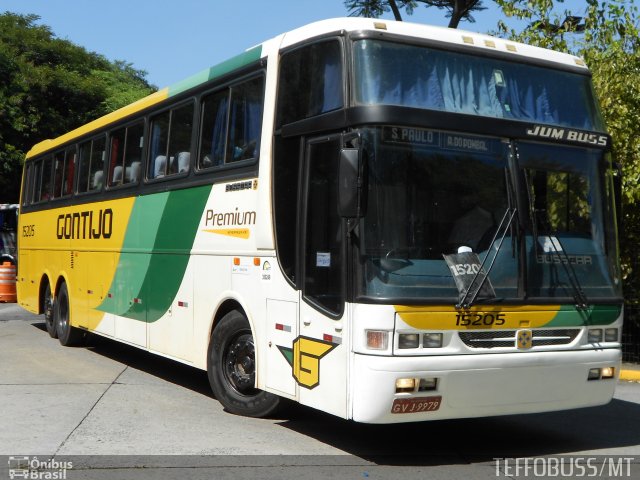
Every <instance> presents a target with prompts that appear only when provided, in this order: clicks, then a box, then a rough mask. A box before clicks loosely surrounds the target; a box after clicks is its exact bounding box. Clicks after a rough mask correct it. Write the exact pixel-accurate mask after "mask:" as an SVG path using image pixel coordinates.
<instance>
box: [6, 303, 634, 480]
mask: <svg viewBox="0 0 640 480" xmlns="http://www.w3.org/2000/svg"><path fill="white" fill-rule="evenodd" d="M0 405H1V410H0V412H1V416H2V421H1V423H0V456H1V455H4V457H3V458H4V459H5V460H4V461H3V460H2V458H0V463H4V465H7V467H6V468H7V470H5V471H6V472H7V473H6V475H7V476H4V477H3V475H5V474H4V473H3V472H2V470H3V469H4V468H5V467H3V466H2V465H1V464H0V479H1V478H9V476H8V475H9V473H13V474H14V477H15V478H20V477H19V476H16V472H18V473H19V472H20V471H19V470H16V469H12V467H15V466H16V462H18V461H19V458H24V457H28V461H30V462H34V457H37V460H35V462H36V463H37V462H44V461H45V460H47V459H49V458H54V460H55V461H57V462H58V463H57V464H55V463H54V464H49V465H44V466H43V465H40V470H38V472H39V473H41V474H43V476H41V477H39V478H47V477H46V476H44V473H47V472H49V473H50V472H51V471H55V472H57V473H58V474H60V473H61V472H62V470H61V469H60V465H62V464H64V462H71V467H72V468H69V469H67V470H64V474H65V476H66V478H69V479H75V478H97V479H101V478H105V479H107V478H108V479H112V478H123V479H124V478H154V479H155V478H185V477H186V478H195V479H199V478H203V479H204V478H216V479H218V478H222V479H225V478H247V479H249V478H250V479H254V478H267V479H271V478H273V479H275V478H278V479H281V478H291V479H293V478H295V479H300V478H303V479H305V478H309V479H317V478H354V479H362V478H384V479H396V478H397V479H410V478H433V479H460V478H465V479H468V480H475V479H489V478H492V479H495V478H535V477H536V476H534V473H536V472H534V471H533V470H532V467H531V466H530V467H531V468H529V470H527V471H526V472H525V470H524V466H523V464H521V465H520V467H519V470H517V471H516V470H515V464H511V463H509V462H514V461H515V460H513V459H515V458H520V457H533V458H537V457H556V456H572V457H565V458H573V459H574V460H572V461H573V462H574V463H572V464H571V467H572V468H573V470H572V473H574V474H579V473H584V475H578V476H576V477H575V478H580V477H582V476H584V477H586V476H593V475H588V474H589V473H593V470H592V468H591V467H593V466H594V465H593V464H591V463H590V464H589V468H583V470H584V471H583V470H581V469H580V468H579V465H577V466H576V465H575V462H576V460H575V459H576V458H577V457H581V458H582V457H587V458H589V459H591V457H593V462H598V463H597V465H598V468H601V467H603V468H604V467H606V468H604V470H600V471H599V472H598V473H599V474H602V473H604V474H605V476H606V474H607V472H609V473H611V472H613V475H610V478H640V383H633V382H619V384H618V387H617V391H616V395H615V399H614V400H613V401H612V402H611V403H610V404H609V405H607V406H603V407H597V408H587V409H580V410H573V411H569V412H558V413H547V414H538V415H522V416H507V417H495V418H481V419H464V420H455V421H449V420H448V421H437V422H425V423H419V424H406V425H362V424H355V423H353V422H348V421H344V420H341V419H339V418H335V417H333V416H330V415H327V414H324V413H321V412H317V411H315V410H311V409H308V408H305V407H302V406H299V405H293V404H292V405H289V406H287V408H285V409H284V410H283V411H282V412H280V413H279V414H278V415H277V416H275V417H272V418H268V419H252V418H244V417H239V416H235V415H231V414H229V413H227V412H225V411H224V410H223V409H222V407H221V405H220V404H219V403H218V402H217V401H216V400H215V398H213V396H212V394H211V392H210V390H209V384H208V382H207V377H206V374H205V372H202V371H200V370H197V369H194V368H190V367H188V366H184V365H181V364H178V363H175V362H172V361H170V360H167V359H164V358H161V357H157V356H154V355H151V354H148V353H146V352H144V351H141V350H138V349H136V348H133V347H129V346H126V345H122V344H119V343H116V342H112V341H110V340H107V339H103V338H93V339H92V340H91V341H90V342H89V344H88V345H87V346H84V347H77V348H64V347H61V346H60V345H59V344H58V342H57V341H56V340H52V339H51V338H49V336H48V334H47V332H46V330H45V329H44V323H43V322H42V318H41V317H36V316H33V315H31V314H29V313H27V312H25V311H24V310H22V309H21V308H20V307H18V306H16V305H15V304H0ZM9 456H12V457H14V458H10V457H9ZM576 456H577V457H576ZM496 458H508V459H509V460H508V461H507V463H506V464H505V463H502V464H499V465H498V466H499V467H500V468H498V469H496V466H497V465H496V460H495V459H496ZM624 458H633V460H630V461H628V463H629V466H628V469H627V470H624V468H623V467H625V463H624V462H627V461H626V460H624ZM607 462H609V464H607ZM612 462H613V463H612ZM621 462H622V463H621ZM585 465H586V464H585ZM612 465H613V470H611V466H612ZM35 466H37V465H35V464H34V467H35ZM63 466H64V465H63ZM538 467H539V468H538V471H537V473H540V472H542V470H540V468H542V467H541V466H540V464H538ZM567 468H568V467H567ZM56 469H57V470H56ZM55 472H54V473H55ZM554 472H557V471H555V470H553V468H551V469H550V470H545V471H544V473H546V474H548V476H547V477H546V478H553V477H557V476H558V475H554ZM566 472H567V470H565V473H566ZM525 473H527V474H529V475H530V476H527V475H525ZM627 473H628V474H629V475H626V474H627ZM598 476H603V475H598ZM22 478H24V477H22ZM29 478H33V477H29ZM48 478H51V477H48ZM54 478H55V477H54ZM58 478H61V477H58ZM543 478H544V477H543Z"/></svg>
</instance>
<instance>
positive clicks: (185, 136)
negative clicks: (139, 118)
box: [148, 103, 194, 179]
mask: <svg viewBox="0 0 640 480" xmlns="http://www.w3.org/2000/svg"><path fill="white" fill-rule="evenodd" d="M193 110H194V109H193V103H190V104H188V105H183V106H181V107H178V108H174V109H173V110H169V111H167V112H162V113H160V114H158V115H156V116H155V117H153V118H152V119H151V142H150V146H149V162H148V165H149V171H148V178H149V179H152V178H161V177H164V176H165V175H173V174H176V173H186V172H188V171H189V164H190V160H191V137H192V133H193Z"/></svg>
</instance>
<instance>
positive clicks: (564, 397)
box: [351, 349, 622, 423]
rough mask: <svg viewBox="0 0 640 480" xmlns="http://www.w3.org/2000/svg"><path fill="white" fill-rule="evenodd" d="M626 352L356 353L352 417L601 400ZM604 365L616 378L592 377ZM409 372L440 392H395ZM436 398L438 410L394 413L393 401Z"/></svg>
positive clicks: (528, 408) (418, 417)
mask: <svg viewBox="0 0 640 480" xmlns="http://www.w3.org/2000/svg"><path fill="white" fill-rule="evenodd" d="M621 357H622V354H621V352H620V350H619V349H600V350H580V351H561V352H544V353H540V352H535V353H534V352H517V353H503V354H483V355H443V356H429V357H425V356H421V357H380V356H372V355H362V354H356V355H355V358H354V364H353V367H354V368H353V370H352V373H353V375H352V378H353V382H352V387H353V391H352V395H351V399H352V403H351V405H352V408H351V412H352V419H353V420H355V421H358V422H365V423H402V422H416V421H424V420H440V419H447V418H465V417H485V416H496V415H511V414H522V413H538V412H548V411H555V410H566V409H572V408H580V407H590V406H596V405H603V404H606V403H608V402H609V401H610V400H611V398H612V397H613V392H614V389H615V385H616V380H617V377H618V375H619V370H620V361H621ZM602 367H616V374H615V378H612V379H601V380H587V375H588V372H589V369H591V368H602ZM407 377H409V378H434V377H435V378H437V379H438V386H437V390H435V391H427V392H414V393H396V391H395V382H396V380H397V379H398V378H407ZM434 396H436V397H437V396H440V397H442V399H441V402H440V405H439V407H438V409H437V410H433V411H423V412H416V413H392V405H393V403H394V400H395V399H400V398H410V397H416V398H417V397H434ZM396 410H397V409H396Z"/></svg>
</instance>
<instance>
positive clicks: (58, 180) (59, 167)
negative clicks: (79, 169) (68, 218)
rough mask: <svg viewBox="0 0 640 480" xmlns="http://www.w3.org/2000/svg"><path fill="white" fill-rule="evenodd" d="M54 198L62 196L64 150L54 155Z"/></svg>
mask: <svg viewBox="0 0 640 480" xmlns="http://www.w3.org/2000/svg"><path fill="white" fill-rule="evenodd" d="M53 163H54V173H53V179H54V180H53V198H58V197H60V196H62V183H63V176H64V150H63V151H61V152H56V153H55V154H54V155H53Z"/></svg>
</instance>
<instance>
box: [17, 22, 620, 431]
mask: <svg viewBox="0 0 640 480" xmlns="http://www.w3.org/2000/svg"><path fill="white" fill-rule="evenodd" d="M609 143H610V139H609V137H608V135H607V134H606V132H605V130H604V126H603V125H602V121H601V118H600V115H599V111H598V108H597V104H596V102H595V99H594V95H593V91H592V88H591V84H590V77H589V72H588V70H587V68H586V67H585V66H584V63H583V62H582V60H580V59H579V58H576V57H573V56H569V55H565V54H561V53H557V52H552V51H547V50H542V49H539V48H534V47H529V46H526V45H521V44H516V43H513V42H510V41H506V40H502V39H497V38H491V37H487V36H484V35H479V34H475V33H469V32H462V31H458V30H451V29H441V28H434V27H428V26H423V25H415V24H409V23H396V22H389V21H385V22H380V21H374V20H371V19H355V18H350V19H335V20H327V21H323V22H318V23H315V24H311V25H308V26H305V27H302V28H300V29H298V30H295V31H292V32H288V33H286V34H283V35H281V36H279V37H276V38H274V39H272V40H269V41H267V42H265V43H263V44H261V45H259V46H257V47H254V48H252V49H250V50H248V51H246V52H245V53H243V54H241V55H239V56H237V57H235V58H232V59H230V60H229V61H227V62H224V63H223V64H220V65H218V66H215V67H212V68H211V69H208V70H205V71H204V72H201V73H200V74H198V75H196V76H194V77H191V78H189V79H187V80H185V81H183V82H181V83H179V84H177V85H174V86H172V87H169V88H166V89H164V90H161V91H159V92H157V93H155V94H153V95H151V96H149V97H147V98H145V99H142V100H140V101H139V102H136V103H134V104H132V105H130V106H128V107H125V108H123V109H121V110H118V111H116V112H114V113H112V114H110V115H107V116H106V117H103V118H100V119H98V120H96V121H94V122H91V123H89V124H87V125H84V126H82V127H80V128H79V129H77V130H75V131H72V132H70V133H68V134H66V135H63V136H61V137H59V138H57V139H54V140H49V141H46V142H42V143H40V144H38V145H36V146H35V147H34V148H33V149H32V150H31V151H30V152H29V153H28V155H27V161H26V162H25V170H24V176H23V188H22V195H21V215H20V217H19V218H20V230H19V231H20V232H21V239H20V240H21V241H20V250H19V272H18V293H19V301H20V303H21V305H23V306H24V307H25V308H27V309H28V310H30V311H33V312H37V313H44V315H45V319H46V323H47V329H48V331H49V333H50V334H51V336H53V337H56V336H57V337H58V338H59V339H60V342H61V343H62V344H63V345H69V344H72V343H75V342H77V341H79V340H81V339H82V337H83V336H84V335H85V334H86V332H93V333H96V334H99V335H104V336H106V337H110V338H114V339H117V340H119V341H122V342H126V343H128V344H130V345H135V346H137V347H140V348H143V349H146V350H148V351H151V352H154V353H157V354H160V355H164V356H166V357H169V358H173V359H175V360H177V361H181V362H184V363H187V364H190V365H193V366H195V367H197V368H201V369H203V370H207V371H208V375H209V379H210V383H211V385H212V388H213V391H214V393H215V396H216V398H217V399H218V400H219V401H220V402H221V403H222V404H223V405H224V406H225V408H226V409H228V410H229V411H231V412H234V413H239V414H244V415H252V416H263V415H268V414H269V413H270V412H272V411H273V410H274V409H275V408H276V407H277V405H278V402H279V398H281V397H284V398H289V399H292V400H295V401H298V402H300V403H302V404H304V405H308V406H311V407H314V408H318V409H321V410H323V411H326V412H330V413H332V414H335V415H338V416H341V417H343V418H348V419H353V420H356V421H361V422H372V423H373V422H378V423H393V422H409V421H422V420H430V419H441V418H457V417H472V416H486V415H503V414H513V413H530V412H541V411H550V410H561V409H567V408H577V407H583V406H591V405H599V404H604V403H606V402H608V401H610V399H611V398H612V395H613V390H614V386H615V378H617V375H618V368H619V363H620V356H621V355H620V343H619V342H620V329H621V325H622V295H621V288H620V273H619V267H618V258H617V238H616V225H615V208H614V203H613V197H614V195H613V181H612V174H611V170H612V169H611V161H610V158H609V155H608V148H609Z"/></svg>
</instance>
